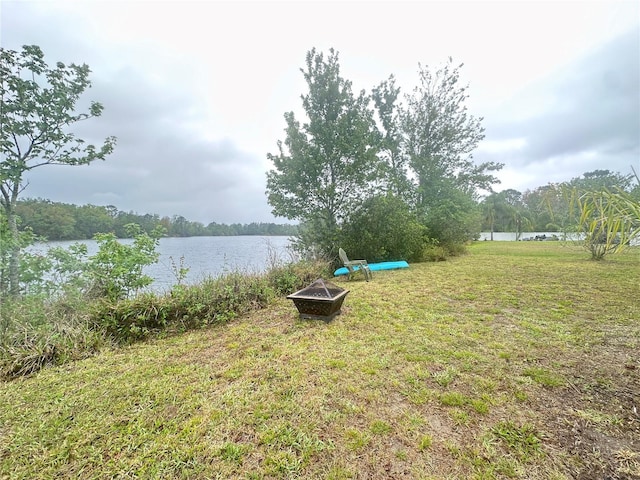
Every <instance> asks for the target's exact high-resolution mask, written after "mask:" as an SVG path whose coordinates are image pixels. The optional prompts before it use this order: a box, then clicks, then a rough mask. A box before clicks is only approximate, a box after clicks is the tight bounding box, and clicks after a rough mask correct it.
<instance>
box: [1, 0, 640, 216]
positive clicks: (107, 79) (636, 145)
mask: <svg viewBox="0 0 640 480" xmlns="http://www.w3.org/2000/svg"><path fill="white" fill-rule="evenodd" d="M0 18H1V25H0V26H1V28H0V43H1V45H2V47H3V48H9V49H14V50H19V49H20V47H21V46H22V45H25V44H36V45H39V46H40V47H41V48H42V49H43V51H44V53H45V60H47V62H48V63H49V64H50V65H52V64H55V62H57V61H63V62H65V63H71V62H75V63H86V64H88V65H89V66H90V68H91V70H92V75H91V80H92V82H93V86H92V88H91V89H90V90H89V91H88V92H87V93H86V94H85V97H84V98H85V101H86V102H88V101H89V100H95V101H99V102H101V103H102V104H103V105H104V113H103V115H102V116H101V117H99V118H96V119H91V120H89V121H87V122H86V123H85V124H84V125H83V126H82V130H81V133H82V135H83V137H84V138H85V139H87V141H90V142H94V143H100V142H101V141H102V140H103V139H104V138H105V137H107V136H109V135H115V136H116V137H117V138H118V144H117V147H116V150H115V151H114V153H113V154H112V155H111V156H109V157H108V159H107V160H106V161H105V162H99V163H94V164H92V165H90V166H83V167H43V168H40V169H38V170H36V171H34V173H33V174H32V175H31V176H30V177H29V186H28V188H27V189H26V190H25V192H24V193H23V197H42V198H47V199H50V200H52V201H58V202H66V203H75V204H78V205H82V204H87V203H91V204H94V205H108V204H111V205H115V206H116V207H118V209H120V210H125V211H130V210H132V211H134V212H137V213H141V214H142V213H157V214H159V215H161V216H164V215H168V216H171V215H183V216H184V217H186V218H187V219H189V220H193V221H200V222H203V223H204V224H207V223H209V222H212V221H215V222H218V223H234V222H239V223H250V222H254V221H257V222H260V221H265V222H271V221H276V222H284V221H285V220H284V219H281V218H274V217H273V216H272V215H271V213H270V212H271V208H270V207H269V205H268V204H267V200H266V195H265V187H266V172H267V170H268V169H270V168H271V165H270V163H269V162H268V160H267V158H266V154H267V153H268V152H271V153H276V151H277V146H276V143H277V141H278V140H284V138H285V137H284V128H285V121H284V117H283V115H284V113H285V112H288V111H292V110H293V111H296V112H300V109H301V101H300V95H301V94H303V93H305V91H306V85H305V83H304V79H303V77H302V74H301V73H300V68H301V67H303V66H304V61H305V55H306V52H307V51H308V50H310V49H311V48H313V47H316V48H317V49H318V50H320V51H324V52H327V51H328V49H329V48H331V47H333V48H335V49H336V50H338V51H339V52H340V65H341V72H342V74H343V76H344V77H345V78H347V79H349V80H351V81H352V82H353V85H354V90H355V91H359V90H360V89H366V90H367V91H370V90H371V88H372V87H374V86H376V85H377V84H379V83H380V82H381V81H382V80H385V79H387V78H388V77H389V75H391V74H393V75H394V76H395V77H396V79H397V83H398V85H399V86H401V87H402V89H403V91H404V92H405V93H408V92H410V91H411V90H412V89H413V87H414V86H416V84H417V81H418V74H417V71H418V63H421V64H422V65H429V66H434V67H435V66H438V65H440V64H442V63H443V62H445V61H446V60H447V58H448V57H449V56H451V57H453V59H454V61H455V62H459V63H464V67H463V68H462V80H463V81H464V82H465V83H468V84H469V85H470V89H469V94H470V98H469V100H468V106H469V107H470V110H471V112H472V113H473V114H474V115H476V116H482V117H484V121H483V125H484V127H485V128H486V132H485V134H486V138H485V140H484V141H483V142H482V143H481V145H480V146H479V148H478V150H477V151H476V153H475V155H474V158H475V159H476V160H477V161H499V162H502V163H504V164H505V167H504V168H503V170H502V171H501V172H499V174H498V176H499V178H500V179H501V184H500V185H497V186H496V190H503V189H507V188H513V189H516V190H519V191H521V192H524V191H525V190H527V189H533V188H536V187H538V186H541V185H546V184H547V183H549V182H560V181H565V180H570V179H571V178H573V177H577V176H579V175H581V174H582V173H584V172H587V171H592V170H595V169H609V170H612V171H616V172H620V173H623V174H627V173H631V166H632V165H633V166H634V168H636V171H640V2H637V1H629V2H619V1H618V2H616V1H611V0H607V1H604V0H603V1H596V2H594V1H592V2H584V1H567V2H560V1H530V2H521V1H510V2H506V1H502V2H486V1H466V2H462V1H446V2H444V1H442V2H438V1H413V2H401V1H394V2H391V1H389V2H371V1H369V2H365V1H354V2H338V1H335V2H329V1H317V2H310V1H296V2H293V1H291V2H271V1H257V2H246V1H235V2H217V1H205V0H200V1H198V2H189V1H177V0H176V1H163V2H159V1H137V2H136V1H126V2H125V1H107V0H104V1H75V2H62V1H56V0H51V1H38V2H29V1H19V2H18V1H6V0H0Z"/></svg>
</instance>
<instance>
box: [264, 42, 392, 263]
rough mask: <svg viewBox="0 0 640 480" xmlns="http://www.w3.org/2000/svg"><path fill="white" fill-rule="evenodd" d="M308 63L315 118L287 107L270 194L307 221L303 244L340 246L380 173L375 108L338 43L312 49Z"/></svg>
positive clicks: (286, 212)
mask: <svg viewBox="0 0 640 480" xmlns="http://www.w3.org/2000/svg"><path fill="white" fill-rule="evenodd" d="M301 71H302V73H303V75H304V79H305V80H306V82H307V85H308V88H309V91H308V93H307V94H306V95H302V97H301V98H302V106H303V108H304V111H305V112H306V116H307V121H306V122H304V123H302V124H301V123H300V122H299V121H298V120H297V119H296V117H295V115H294V113H293V112H289V113H286V114H285V121H286V124H287V127H286V130H285V131H286V139H285V141H284V143H283V142H281V141H279V142H278V150H279V152H278V153H277V154H268V155H267V157H268V159H269V160H270V161H271V162H273V166H274V169H273V170H271V171H269V172H268V173H267V195H268V201H269V204H270V205H271V206H272V207H273V213H274V214H275V215H277V216H281V217H285V218H288V219H290V220H294V219H295V220H300V221H301V222H302V224H303V225H306V227H307V228H306V229H305V228H303V229H301V232H304V234H305V235H307V236H306V237H305V238H303V237H301V240H302V245H301V246H302V247H304V248H306V247H310V246H312V245H313V246H315V247H319V249H320V252H321V253H323V254H332V253H334V252H333V250H334V249H335V248H336V246H335V241H336V239H337V234H338V230H339V226H340V223H341V222H342V220H343V219H344V218H345V217H346V215H347V214H348V212H349V211H350V210H351V209H353V206H354V205H355V204H356V203H358V202H359V201H361V200H362V197H363V196H367V191H368V187H369V186H370V184H371V182H372V181H374V180H375V179H376V178H378V173H379V172H378V162H377V157H376V148H375V143H376V139H375V136H374V125H373V113H372V112H371V111H370V110H369V108H368V103H369V98H368V96H367V95H366V94H365V92H364V91H362V92H360V94H359V95H357V96H356V95H355V94H354V93H353V92H352V89H351V82H350V81H348V80H345V79H344V78H343V77H342V76H341V74H340V65H339V63H338V53H337V52H335V51H334V50H333V49H331V50H330V54H329V55H328V57H326V58H325V57H324V55H323V54H322V53H319V52H317V51H316V50H315V49H312V50H311V51H309V52H308V53H307V57H306V69H301ZM302 234H303V233H301V235H302Z"/></svg>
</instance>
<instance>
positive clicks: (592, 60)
mask: <svg viewBox="0 0 640 480" xmlns="http://www.w3.org/2000/svg"><path fill="white" fill-rule="evenodd" d="M509 111H511V112H512V115H511V116H510V115H508V114H507V113H508V112H509ZM498 115H499V116H498ZM514 119H515V120H514ZM486 133H487V140H490V141H492V142H500V141H507V140H510V139H523V140H524V146H522V147H521V148H519V149H512V150H505V151H502V152H496V153H487V152H480V154H479V155H478V156H477V158H478V160H482V161H486V160H496V161H501V162H503V163H505V164H506V168H507V169H512V170H516V171H517V170H520V171H522V172H525V173H526V172H530V173H533V172H534V171H536V170H540V169H543V171H546V172H548V177H549V181H553V180H554V179H555V181H559V180H568V179H570V178H572V177H574V176H578V175H579V174H581V173H584V172H586V171H590V170H593V169H596V168H608V169H610V170H613V171H620V172H623V173H628V172H629V171H630V168H629V167H630V165H633V166H635V167H637V166H638V165H639V163H638V162H639V158H640V29H638V28H635V29H633V30H631V31H629V32H627V33H626V34H624V35H621V36H620V37H618V38H616V39H614V40H613V41H611V42H610V43H608V44H606V45H604V46H603V47H602V48H601V49H600V50H598V51H595V52H593V53H591V54H589V55H587V56H585V57H583V58H582V59H580V60H578V61H576V62H573V63H572V64H570V65H567V66H566V67H564V68H562V69H561V70H560V71H558V72H555V73H554V74H553V76H552V77H550V78H547V79H543V80H542V81H540V82H537V83H535V84H533V85H531V86H530V87H529V88H527V89H526V90H523V91H521V92H520V94H519V95H517V96H516V97H515V98H513V99H512V100H511V101H510V102H508V103H505V104H503V105H502V106H501V109H500V110H498V111H497V112H496V116H493V117H492V116H488V117H487V132H486ZM535 186H538V185H529V187H533V188H535Z"/></svg>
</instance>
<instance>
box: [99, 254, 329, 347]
mask: <svg viewBox="0 0 640 480" xmlns="http://www.w3.org/2000/svg"><path fill="white" fill-rule="evenodd" d="M322 265H323V264H319V263H315V262H300V263H297V264H290V265H283V266H280V267H277V268H272V269H271V270H270V271H269V272H267V273H266V274H262V275H258V274H243V273H239V272H233V273H228V274H226V275H222V276H220V277H217V278H209V279H205V280H204V281H203V282H202V283H200V284H198V285H177V286H176V287H174V288H173V289H172V290H171V291H170V292H169V293H168V294H166V295H162V296H158V295H155V294H152V293H145V294H141V295H138V296H137V297H135V298H131V299H123V300H120V301H113V300H111V299H108V298H103V299H100V300H98V301H97V302H95V303H94V304H93V307H92V310H91V318H92V321H93V324H94V325H95V328H98V329H102V330H104V331H105V333H106V334H107V335H108V336H110V337H111V338H113V339H115V340H116V341H118V342H124V343H131V342H134V341H136V340H140V339H143V338H146V337H148V336H149V335H152V334H154V333H157V332H161V331H166V332H182V331H186V330H190V329H195V328H202V327H205V326H208V325H212V324H218V323H224V322H227V321H229V320H231V319H233V318H235V317H236V316H238V315H242V314H244V313H247V312H249V311H252V310H258V309H261V308H264V307H266V306H267V305H268V304H269V302H271V301H272V300H273V298H275V297H276V296H277V295H281V294H288V293H291V292H292V291H294V290H297V289H299V288H302V286H304V285H306V284H308V283H310V282H311V281H313V280H315V279H316V278H318V276H319V275H321V274H322V273H323V272H322V271H321V270H320V269H321V267H322Z"/></svg>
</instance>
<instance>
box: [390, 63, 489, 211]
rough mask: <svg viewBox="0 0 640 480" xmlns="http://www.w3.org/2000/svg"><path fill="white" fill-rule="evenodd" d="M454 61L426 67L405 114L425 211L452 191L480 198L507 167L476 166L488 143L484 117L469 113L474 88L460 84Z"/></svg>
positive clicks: (407, 139) (405, 131) (420, 201)
mask: <svg viewBox="0 0 640 480" xmlns="http://www.w3.org/2000/svg"><path fill="white" fill-rule="evenodd" d="M460 68H462V64H461V65H459V66H454V65H453V60H452V59H451V58H450V59H449V62H448V63H446V64H445V65H444V66H443V67H440V68H439V69H437V70H436V71H435V72H433V71H431V70H430V69H429V68H428V67H422V65H420V72H419V74H420V84H419V85H418V86H417V87H416V88H415V89H414V91H413V94H412V95H409V96H407V97H406V100H407V105H406V108H404V109H403V112H402V130H403V136H404V139H403V141H404V150H405V154H406V155H407V157H408V163H409V165H410V167H411V169H412V170H413V172H414V174H415V177H416V178H417V181H418V191H417V193H418V203H417V206H418V208H419V209H421V210H424V211H425V213H426V211H428V209H429V208H432V207H436V206H437V205H438V202H439V200H440V199H441V198H442V196H443V194H446V193H447V192H448V191H450V190H451V188H454V189H457V190H460V191H461V192H463V193H465V194H467V195H468V196H471V197H474V196H475V194H476V191H477V190H478V189H485V190H490V187H491V185H492V184H494V183H497V182H498V179H497V178H496V177H495V176H493V175H491V173H490V172H492V171H496V170H499V169H500V168H502V164H499V163H495V162H485V163H481V164H476V163H474V162H473V160H472V152H473V151H474V150H475V148H476V147H477V146H478V143H479V142H480V141H481V140H482V139H483V138H484V128H483V127H482V125H481V121H482V118H476V117H474V116H472V115H470V114H469V113H468V111H467V107H466V105H465V101H466V100H467V98H468V94H467V90H468V86H461V85H460Z"/></svg>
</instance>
